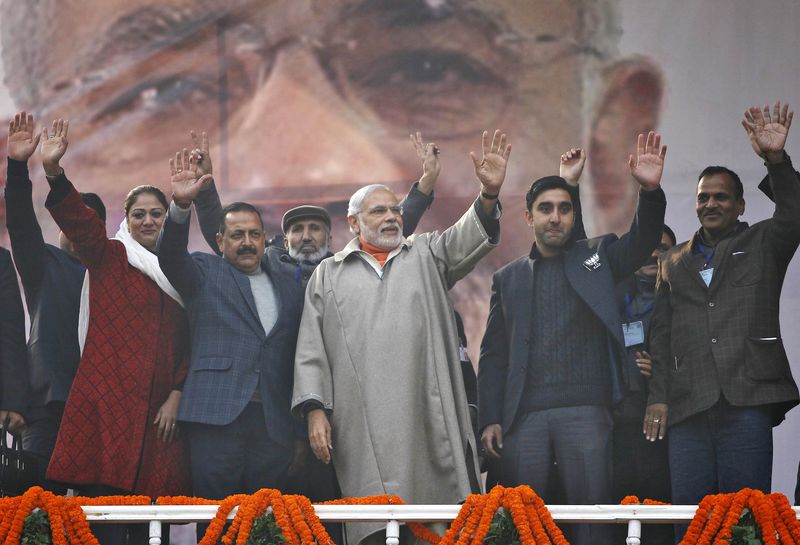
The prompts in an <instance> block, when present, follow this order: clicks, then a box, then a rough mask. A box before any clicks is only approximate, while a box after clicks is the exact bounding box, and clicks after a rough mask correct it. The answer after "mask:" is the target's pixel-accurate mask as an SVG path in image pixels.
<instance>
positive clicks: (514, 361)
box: [478, 189, 666, 433]
mask: <svg viewBox="0 0 800 545" xmlns="http://www.w3.org/2000/svg"><path fill="white" fill-rule="evenodd" d="M665 209H666V199H665V197H664V193H663V191H661V190H660V189H659V190H658V191H655V192H650V193H647V192H641V193H640V198H639V206H638V209H637V212H636V217H635V218H634V220H633V224H632V225H631V229H630V231H629V232H628V233H626V234H625V235H623V236H622V237H621V238H617V236H616V235H613V234H611V235H604V236H601V237H597V238H592V239H588V240H580V241H577V242H575V243H573V244H572V245H571V246H570V247H569V248H568V249H566V250H565V252H564V270H565V273H566V275H567V280H568V282H569V284H570V285H571V286H572V288H573V289H574V290H575V292H576V293H577V294H578V296H579V297H580V298H581V299H583V301H584V302H585V303H586V305H587V306H588V307H589V308H590V309H592V311H594V313H595V314H596V315H597V317H598V318H599V319H600V321H601V322H602V323H603V324H604V325H605V326H606V329H607V332H608V350H609V361H610V362H611V366H612V368H611V370H610V372H611V376H612V396H613V401H614V402H619V401H620V400H621V399H622V395H623V393H624V391H623V385H622V380H621V368H622V363H623V360H622V358H623V355H624V349H625V343H624V340H623V338H622V325H621V322H620V317H619V312H618V310H617V302H616V300H615V297H614V285H615V284H616V283H617V282H619V281H620V280H621V279H622V278H625V277H627V276H628V275H631V274H633V272H634V271H635V270H636V269H638V268H639V267H640V266H641V264H642V263H644V262H645V261H646V260H647V258H648V257H649V256H650V254H651V253H652V251H653V249H654V248H655V247H656V245H657V244H658V241H659V240H660V239H661V230H662V229H663V224H664V210H665ZM594 256H596V258H595V259H596V262H597V263H599V265H598V266H594V265H592V264H591V263H587V260H590V259H592V258H594ZM593 261H594V260H593ZM533 263H534V260H533V258H532V253H531V255H528V256H524V257H521V258H519V259H517V260H516V261H513V262H511V263H509V264H508V265H506V266H504V267H503V268H501V269H500V270H498V271H497V272H496V273H495V274H494V276H493V277H492V297H491V303H490V306H489V319H488V322H487V325H486V333H485V335H484V337H483V342H482V343H481V355H480V364H479V365H478V414H479V423H480V427H481V428H483V427H485V426H487V425H489V424H501V425H502V426H503V433H508V431H509V430H511V428H512V426H513V425H514V422H515V418H516V417H517V411H518V408H519V404H520V400H521V398H522V394H523V390H524V388H525V374H526V372H527V369H528V352H529V351H528V343H530V342H534V339H531V338H530V333H531V319H532V317H531V304H530V301H531V300H532V299H533V291H532V290H533V274H534V273H533V271H534V268H533Z"/></svg>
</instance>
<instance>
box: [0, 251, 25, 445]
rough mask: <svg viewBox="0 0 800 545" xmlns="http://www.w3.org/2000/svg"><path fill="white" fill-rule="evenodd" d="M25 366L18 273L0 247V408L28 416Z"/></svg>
mask: <svg viewBox="0 0 800 545" xmlns="http://www.w3.org/2000/svg"><path fill="white" fill-rule="evenodd" d="M26 365H27V357H26V355H25V314H24V313H23V312H22V299H21V298H20V296H19V286H17V275H16V274H14V264H13V263H12V262H11V253H9V251H8V250H6V249H5V248H0V409H3V410H8V411H14V412H17V413H20V414H23V415H25V409H26V406H27V404H28V402H29V399H28V381H27V376H26V373H25V367H26ZM0 424H2V423H0ZM0 433H5V432H0Z"/></svg>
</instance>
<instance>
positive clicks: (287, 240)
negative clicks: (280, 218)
mask: <svg viewBox="0 0 800 545" xmlns="http://www.w3.org/2000/svg"><path fill="white" fill-rule="evenodd" d="M283 248H284V249H285V250H288V249H289V237H287V236H286V235H283Z"/></svg>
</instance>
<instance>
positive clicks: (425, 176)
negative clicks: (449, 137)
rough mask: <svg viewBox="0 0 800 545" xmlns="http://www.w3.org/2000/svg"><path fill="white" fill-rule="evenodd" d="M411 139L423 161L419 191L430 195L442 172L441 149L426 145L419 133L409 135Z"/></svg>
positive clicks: (430, 144)
mask: <svg viewBox="0 0 800 545" xmlns="http://www.w3.org/2000/svg"><path fill="white" fill-rule="evenodd" d="M409 137H410V138H411V145H412V146H414V151H416V152H417V156H418V157H419V158H420V159H422V177H421V178H420V179H419V190H420V191H422V192H423V193H425V194H426V195H430V194H431V191H433V187H434V185H436V180H437V179H438V178H439V172H441V170H442V165H441V164H440V163H439V148H438V147H437V146H436V144H434V143H433V142H429V143H427V144H426V143H425V141H424V140H422V133H420V132H419V131H417V133H416V134H411V135H409Z"/></svg>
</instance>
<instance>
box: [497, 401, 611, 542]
mask: <svg viewBox="0 0 800 545" xmlns="http://www.w3.org/2000/svg"><path fill="white" fill-rule="evenodd" d="M612 436H613V420H612V418H611V413H610V411H609V410H608V409H607V408H606V407H602V406H597V405H585V406H578V407H559V408H555V409H545V410H541V411H534V412H530V413H527V414H526V415H524V416H522V417H521V419H520V421H519V423H518V424H517V425H516V426H514V428H512V429H511V432H510V433H509V434H507V435H506V436H505V437H504V438H503V453H502V456H503V458H502V461H503V484H504V485H505V486H517V485H521V484H527V485H529V486H530V487H531V488H533V489H534V490H535V491H536V493H537V494H539V495H540V496H541V497H542V499H544V501H545V503H552V500H550V499H549V495H548V491H549V490H551V485H552V481H553V479H554V478H555V475H554V474H553V473H554V472H555V471H558V476H557V477H558V481H559V482H560V485H561V487H562V489H563V490H561V494H560V497H562V498H564V499H565V500H566V502H567V503H568V504H574V505H579V504H609V503H611V499H612V498H611V490H612V489H611V453H612ZM559 526H561V527H562V529H563V530H564V533H565V535H566V537H567V539H568V540H569V542H570V543H572V544H573V545H603V544H605V543H610V540H611V528H610V527H609V526H608V525H602V524H576V525H559ZM567 526H568V527H567Z"/></svg>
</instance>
